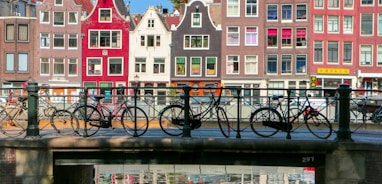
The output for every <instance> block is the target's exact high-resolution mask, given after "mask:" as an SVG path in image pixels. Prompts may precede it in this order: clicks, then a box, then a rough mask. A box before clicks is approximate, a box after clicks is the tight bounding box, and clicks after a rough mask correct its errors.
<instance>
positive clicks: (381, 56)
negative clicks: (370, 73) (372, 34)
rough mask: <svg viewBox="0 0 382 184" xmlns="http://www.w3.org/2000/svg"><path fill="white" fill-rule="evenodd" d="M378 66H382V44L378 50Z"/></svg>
mask: <svg viewBox="0 0 382 184" xmlns="http://www.w3.org/2000/svg"><path fill="white" fill-rule="evenodd" d="M377 66H382V44H380V45H378V48H377Z"/></svg>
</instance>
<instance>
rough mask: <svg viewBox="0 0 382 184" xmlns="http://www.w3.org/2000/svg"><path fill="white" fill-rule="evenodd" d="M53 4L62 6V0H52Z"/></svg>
mask: <svg viewBox="0 0 382 184" xmlns="http://www.w3.org/2000/svg"><path fill="white" fill-rule="evenodd" d="M54 6H64V0H54Z"/></svg>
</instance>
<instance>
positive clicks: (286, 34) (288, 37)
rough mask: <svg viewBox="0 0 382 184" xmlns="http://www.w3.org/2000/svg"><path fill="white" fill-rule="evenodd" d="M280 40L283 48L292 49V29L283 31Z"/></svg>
mask: <svg viewBox="0 0 382 184" xmlns="http://www.w3.org/2000/svg"><path fill="white" fill-rule="evenodd" d="M281 38H282V40H281V41H282V46H283V47H292V29H283V30H282V36H281Z"/></svg>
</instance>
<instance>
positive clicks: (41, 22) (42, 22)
mask: <svg viewBox="0 0 382 184" xmlns="http://www.w3.org/2000/svg"><path fill="white" fill-rule="evenodd" d="M45 14H47V15H45ZM45 16H46V17H48V21H44V17H45ZM49 23H50V12H49V11H40V24H49Z"/></svg>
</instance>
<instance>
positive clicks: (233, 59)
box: [227, 56, 239, 74]
mask: <svg viewBox="0 0 382 184" xmlns="http://www.w3.org/2000/svg"><path fill="white" fill-rule="evenodd" d="M238 73H239V56H228V58H227V74H238Z"/></svg>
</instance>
